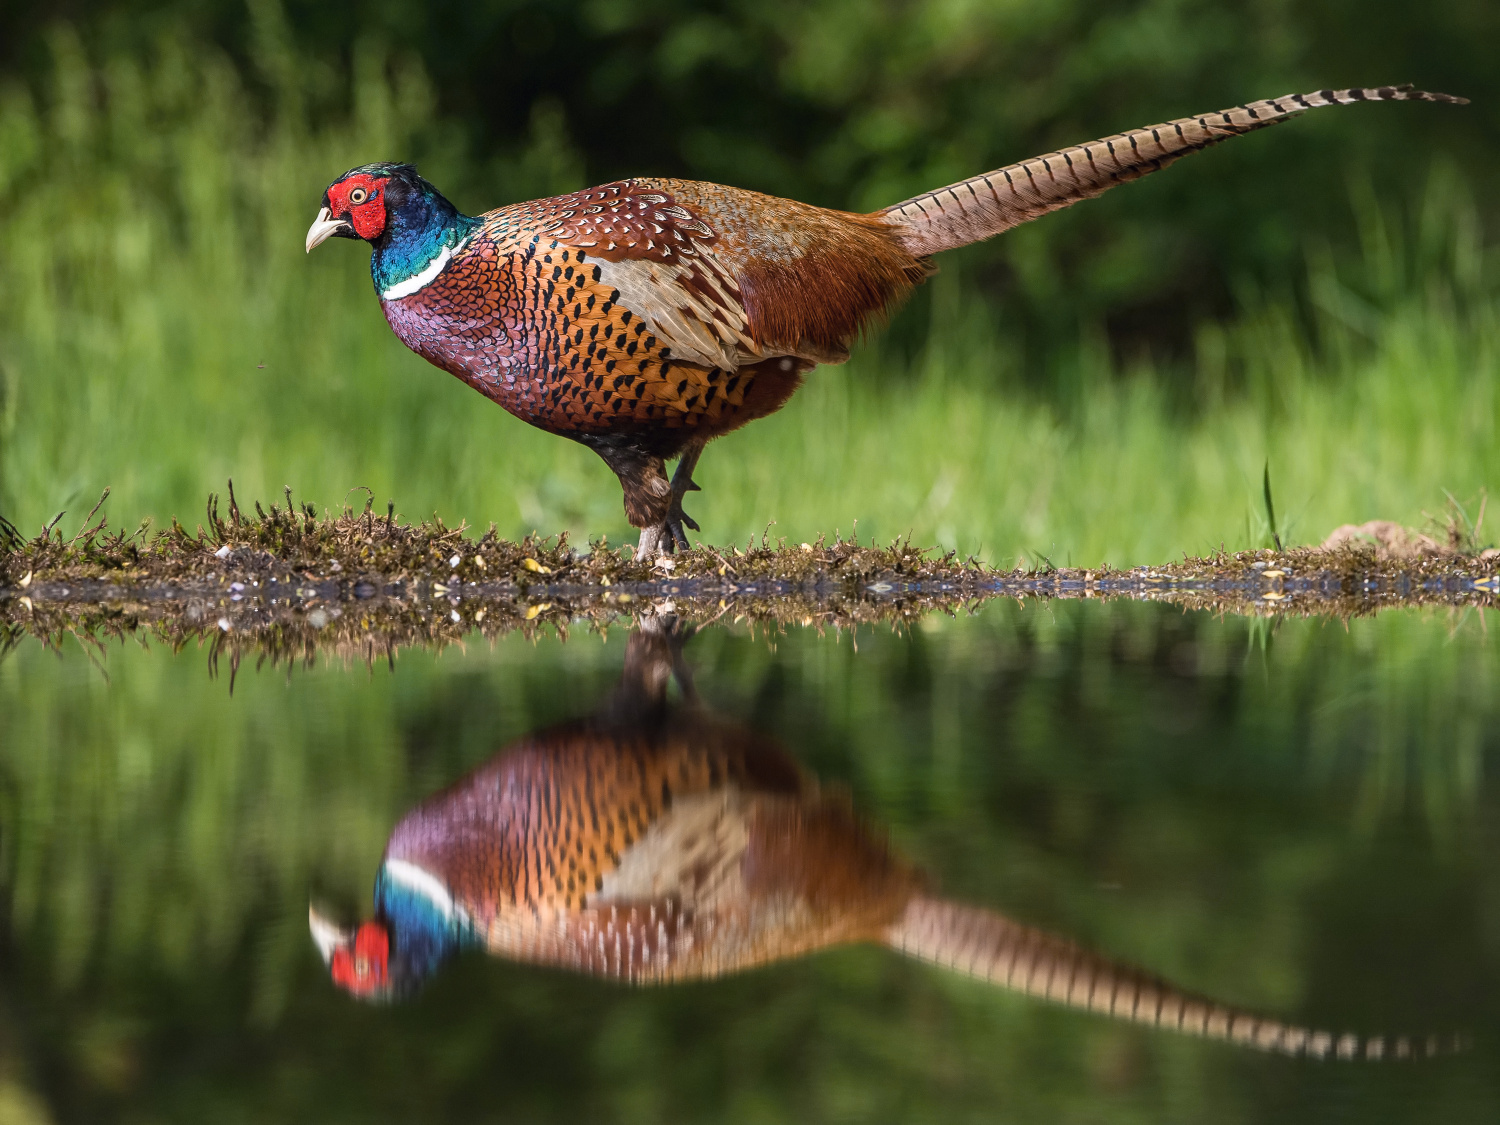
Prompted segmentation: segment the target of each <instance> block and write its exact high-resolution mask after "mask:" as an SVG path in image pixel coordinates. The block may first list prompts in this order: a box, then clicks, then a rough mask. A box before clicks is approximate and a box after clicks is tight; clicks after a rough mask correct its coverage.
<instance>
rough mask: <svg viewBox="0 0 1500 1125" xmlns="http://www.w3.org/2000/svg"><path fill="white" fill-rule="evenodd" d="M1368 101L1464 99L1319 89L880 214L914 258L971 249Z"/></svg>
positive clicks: (1151, 132) (1045, 162)
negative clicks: (1314, 114)
mask: <svg viewBox="0 0 1500 1125" xmlns="http://www.w3.org/2000/svg"><path fill="white" fill-rule="evenodd" d="M1367 101H1422V102H1451V103H1454V104H1456V105H1465V104H1467V102H1468V99H1467V98H1456V97H1453V96H1452V95H1451V94H1434V93H1429V92H1427V91H1426V90H1415V89H1413V88H1412V87H1411V86H1377V87H1373V88H1368V89H1358V88H1356V89H1352V90H1319V91H1317V92H1316V93H1311V94H1290V95H1288V96H1286V97H1281V98H1269V99H1267V100H1265V101H1259V102H1251V103H1250V104H1249V105H1240V106H1234V107H1232V108H1230V109H1225V110H1220V111H1219V112H1218V113H1206V114H1203V115H1202V116H1198V117H1181V118H1178V119H1177V120H1176V121H1168V122H1166V123H1165V124H1162V125H1148V126H1147V127H1146V128H1144V129H1135V130H1132V131H1131V132H1129V133H1118V134H1116V135H1115V136H1112V137H1101V138H1100V139H1099V140H1097V141H1090V142H1088V143H1087V144H1082V145H1074V146H1073V147H1072V148H1065V149H1063V150H1062V151H1061V152H1049V153H1046V154H1044V155H1042V156H1034V157H1032V158H1031V159H1030V160H1023V161H1021V162H1020V163H1019V164H1012V165H1010V166H1009V167H1006V168H1000V169H998V170H997V171H994V172H986V173H985V174H984V175H982V176H975V177H973V178H972V179H968V180H963V181H960V182H959V183H956V184H949V185H948V186H947V187H941V188H938V189H936V190H935V191H928V192H923V193H922V194H921V195H918V196H914V197H913V198H911V199H908V200H906V201H905V202H904V203H897V204H895V205H894V206H892V207H888V208H886V209H885V210H884V211H878V212H876V214H877V215H878V216H880V217H882V218H884V219H885V220H886V221H887V222H889V223H893V224H894V225H896V226H897V227H898V228H899V232H898V236H897V237H898V238H899V239H900V241H901V244H902V245H903V246H904V247H905V248H906V249H907V250H909V251H910V252H911V253H913V254H916V255H926V254H936V253H937V252H938V251H940V250H951V249H953V248H954V247H956V246H967V245H968V244H969V243H971V242H979V241H981V240H983V239H986V238H990V237H991V236H993V235H997V234H999V233H1000V232H1001V231H1006V230H1009V229H1010V228H1011V227H1014V226H1019V225H1020V224H1022V223H1027V222H1030V221H1031V220H1032V219H1035V218H1037V217H1039V216H1041V215H1045V214H1047V212H1049V211H1057V210H1059V209H1061V208H1063V207H1070V206H1072V205H1073V204H1074V203H1077V202H1078V201H1079V200H1081V199H1091V198H1092V197H1094V196H1096V195H1099V194H1101V193H1102V192H1105V191H1108V190H1109V189H1110V188H1112V187H1114V186H1115V185H1116V184H1123V183H1126V182H1127V181H1129V180H1138V179H1140V178H1141V177H1142V176H1146V175H1149V174H1150V173H1152V172H1156V171H1159V170H1160V169H1162V168H1165V167H1166V166H1167V165H1168V164H1171V163H1172V162H1173V161H1176V160H1180V159H1181V158H1182V157H1184V156H1186V155H1188V153H1191V152H1197V151H1198V150H1199V149H1204V148H1207V147H1208V146H1209V145H1214V144H1218V143H1219V142H1220V141H1222V140H1225V139H1226V138H1228V137H1237V136H1239V135H1240V134H1242V133H1253V132H1254V131H1255V130H1256V129H1264V128H1265V127H1266V126H1267V125H1276V124H1279V123H1280V122H1282V121H1287V120H1290V119H1291V118H1293V117H1296V116H1297V115H1298V114H1301V113H1303V112H1305V111H1306V110H1309V109H1317V108H1318V107H1320V106H1325V105H1349V104H1352V103H1354V102H1367Z"/></svg>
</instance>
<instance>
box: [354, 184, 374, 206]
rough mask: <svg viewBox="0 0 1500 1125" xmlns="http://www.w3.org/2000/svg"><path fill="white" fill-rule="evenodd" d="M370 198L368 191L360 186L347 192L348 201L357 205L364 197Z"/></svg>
mask: <svg viewBox="0 0 1500 1125" xmlns="http://www.w3.org/2000/svg"><path fill="white" fill-rule="evenodd" d="M368 198H370V194H369V192H367V191H365V189H364V188H362V187H357V188H355V189H354V190H353V191H351V192H350V193H349V202H350V203H352V204H354V205H355V206H356V207H358V206H359V205H360V204H361V203H363V202H364V201H365V200H366V199H368Z"/></svg>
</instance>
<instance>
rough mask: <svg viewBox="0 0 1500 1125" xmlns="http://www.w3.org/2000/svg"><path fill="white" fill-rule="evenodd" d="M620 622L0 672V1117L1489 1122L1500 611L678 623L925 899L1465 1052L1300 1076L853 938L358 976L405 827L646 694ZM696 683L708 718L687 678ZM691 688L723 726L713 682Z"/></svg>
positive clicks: (700, 656) (1093, 610)
mask: <svg viewBox="0 0 1500 1125" xmlns="http://www.w3.org/2000/svg"><path fill="white" fill-rule="evenodd" d="M630 632H631V625H630V623H629V622H627V621H621V622H620V624H619V626H617V627H614V628H611V629H610V630H609V631H608V634H607V636H606V637H604V638H603V639H602V640H601V637H600V636H599V634H597V633H595V632H591V631H588V630H580V629H575V630H574V631H573V634H572V636H571V638H570V639H569V640H567V641H566V643H564V642H562V641H560V640H559V639H557V638H556V637H555V636H552V635H550V634H549V635H547V636H545V637H543V638H541V639H538V640H537V641H536V642H535V643H533V642H531V641H528V640H527V639H525V638H523V637H521V636H520V635H517V634H512V635H511V636H509V637H506V638H504V639H501V640H500V641H498V642H496V643H493V644H491V643H490V642H487V641H483V640H479V639H477V638H476V639H475V640H474V641H472V642H471V643H469V644H467V645H466V646H464V647H449V648H447V649H445V650H443V651H441V652H432V651H421V650H405V651H403V652H401V653H400V654H399V655H398V656H397V658H396V660H395V662H394V667H390V666H388V665H387V664H385V663H383V662H382V663H379V664H376V665H374V666H373V667H371V666H369V665H368V664H366V663H363V662H361V661H358V660H348V661H346V660H345V659H343V658H341V657H339V656H337V655H336V654H328V655H322V656H320V657H319V658H317V659H316V660H315V661H314V662H313V664H312V665H311V666H307V665H305V664H302V663H298V664H296V665H293V666H290V667H289V666H287V665H285V664H279V665H272V664H270V663H267V664H265V665H264V666H262V667H261V668H260V669H259V670H258V671H252V669H253V667H254V661H253V660H249V661H244V662H242V664H241V667H240V670H239V674H238V676H237V678H236V682H235V685H234V690H233V692H232V694H231V692H230V690H229V684H228V682H227V678H226V677H220V678H215V677H214V676H212V675H211V674H210V662H209V660H208V659H207V654H206V652H205V651H203V650H200V649H197V648H194V647H189V648H187V649H185V650H183V651H179V652H175V653H174V652H172V651H170V650H169V649H167V648H166V647H164V646H161V645H160V644H157V643H152V644H149V645H146V646H142V645H139V644H137V643H136V642H134V641H127V642H126V643H124V644H123V645H121V644H119V643H112V644H110V645H108V646H107V647H106V648H105V650H104V651H103V652H93V653H90V652H89V651H87V650H86V649H85V647H84V646H82V645H80V644H78V643H76V642H74V641H68V642H67V643H66V644H64V645H63V646H62V648H61V650H60V651H57V652H51V651H47V650H45V649H43V648H42V647H41V646H40V645H38V644H36V643H35V642H32V641H25V642H22V643H21V644H20V645H18V646H17V647H16V648H15V649H14V650H13V651H11V652H10V653H9V655H8V656H7V658H6V659H5V660H4V662H3V663H0V715H3V723H0V943H3V947H0V1118H4V1115H5V1113H7V1112H9V1113H10V1114H11V1116H12V1118H13V1119H15V1120H20V1121H59V1122H61V1121H88V1122H93V1121H112V1120H118V1121H158V1120H159V1121H179V1120H180V1121H203V1120H215V1121H238V1120H243V1121H260V1120H278V1121H300V1120H309V1121H312V1120H316V1121H370V1120H387V1119H390V1120H403V1121H466V1122H469V1121H490V1120H493V1121H517V1120H519V1121H560V1122H561V1121H576V1120H579V1119H580V1118H582V1117H583V1116H584V1115H591V1116H594V1117H597V1118H599V1119H602V1120H620V1121H636V1120H639V1121H653V1122H655V1121H662V1120H671V1121H699V1120H702V1121H760V1120H767V1121H775V1120H851V1121H862V1120H868V1121H893V1120H911V1121H964V1120H976V1121H977V1120H984V1121H988V1120H994V1119H996V1118H997V1117H1005V1118H1009V1119H1018V1120H1038V1121H1043V1120H1046V1121H1053V1120H1059V1119H1064V1120H1074V1119H1077V1120H1109V1121H1122V1120H1133V1119H1141V1120H1152V1121H1215V1122H1218V1121H1261V1120H1267V1121H1269V1120H1277V1121H1284V1120H1292V1121H1298V1120H1306V1121H1324V1120H1330V1119H1348V1120H1360V1121H1409V1120H1433V1119H1442V1120H1450V1121H1468V1120H1473V1121H1488V1120H1494V1119H1495V1117H1496V1115H1497V1113H1500V1084H1497V1079H1496V1077H1495V1075H1496V1074H1500V1066H1497V1065H1496V1063H1497V1061H1500V1060H1497V1058H1496V1049H1495V1031H1496V1022H1497V1021H1496V1019H1495V1015H1494V1013H1495V1011H1496V1000H1497V992H1496V969H1497V966H1500V876H1497V875H1496V874H1495V871H1496V862H1495V860H1496V858H1497V839H1496V826H1497V823H1500V821H1497V817H1496V813H1497V800H1496V799H1497V786H1496V782H1495V766H1496V752H1497V749H1500V736H1497V733H1496V729H1497V728H1496V718H1497V714H1496V712H1497V710H1500V700H1497V694H1496V685H1497V682H1500V681H1497V675H1500V667H1497V662H1496V658H1495V653H1494V642H1492V641H1491V640H1490V639H1489V637H1488V636H1487V631H1486V623H1485V622H1484V621H1482V620H1481V619H1480V618H1479V617H1478V616H1475V615H1469V616H1467V617H1465V616H1461V615H1456V614H1448V613H1446V612H1443V611H1430V610H1429V611H1401V612H1394V613H1388V614H1385V615H1382V616H1380V617H1378V618H1372V619H1359V620H1353V621H1350V622H1348V623H1347V625H1345V624H1343V623H1339V622H1322V621H1316V620H1303V621H1282V622H1279V623H1278V622H1271V621H1266V620H1258V621H1245V620H1242V619H1237V618H1219V617H1214V616H1210V615H1207V614H1195V613H1183V612H1182V611H1181V610H1178V609H1176V608H1172V607H1166V606H1153V605H1129V604H1121V603H1111V604H1099V603H1092V602H1067V603H1051V604H1036V603H1027V604H1026V606H1025V607H1024V608H1023V607H1022V606H1021V605H1020V604H1018V603H1006V604H991V605H989V606H987V607H986V608H985V609H984V610H983V611H981V612H980V613H978V614H977V615H975V616H972V617H958V618H949V617H946V616H942V615H936V616H931V617H927V618H924V619H923V620H922V621H921V622H920V624H919V625H918V626H917V627H915V628H913V629H910V630H908V631H904V632H900V633H896V632H892V631H890V630H887V629H878V630H870V629H864V630H861V631H860V632H859V634H858V635H857V636H853V637H851V635H850V634H848V633H847V632H845V633H843V634H841V635H840V634H836V633H834V632H832V631H829V632H825V633H823V634H821V635H820V634H819V633H818V632H817V631H815V630H812V629H794V630H791V631H789V632H786V633H782V634H777V633H772V634H769V635H767V634H765V633H763V632H760V631H757V632H756V633H754V634H753V635H752V634H751V632H750V631H749V630H748V629H747V628H746V627H744V626H738V627H736V626H729V627H725V626H724V625H723V623H722V622H721V623H720V624H718V625H715V626H713V627H711V628H706V629H703V630H702V631H701V632H699V633H698V634H697V635H696V636H693V637H692V638H691V639H690V640H688V641H687V643H686V645H685V646H684V648H683V650H682V661H683V663H684V664H685V666H686V670H687V671H688V672H689V673H690V677H689V678H687V679H686V680H684V681H681V682H675V683H670V684H667V685H665V687H664V690H665V692H666V699H667V701H668V703H669V704H670V706H672V707H677V708H680V707H685V706H689V705H691V706H693V707H698V708H701V710H702V712H703V713H705V714H708V715H711V716H712V717H713V721H714V722H716V723H719V724H722V725H724V726H726V727H729V728H732V729H734V730H738V731H743V732H746V737H748V738H754V739H756V740H762V741H764V742H766V743H767V744H771V745H774V746H775V747H777V748H778V751H777V752H779V753H784V754H785V755H786V757H787V758H788V759H789V760H790V761H791V762H792V763H794V766H795V769H796V770H797V771H800V775H801V776H803V777H804V778H806V779H810V780H811V782H812V783H814V784H815V785H816V790H817V792H818V793H819V794H820V795H823V796H826V797H827V798H828V799H829V800H831V801H841V802H843V803H844V805H845V806H846V807H847V808H848V809H850V810H851V815H852V816H854V817H856V818H857V820H858V822H859V823H860V824H861V825H863V826H864V828H863V829H862V830H865V831H868V832H869V833H870V834H871V836H872V838H876V839H879V840H880V841H883V842H886V841H888V846H889V849H890V851H891V853H892V854H893V855H894V856H897V857H899V860H900V862H901V863H903V864H908V865H910V867H911V868H912V869H913V870H916V871H920V872H922V873H924V877H925V879H926V880H927V881H928V885H929V886H930V887H931V889H932V890H933V892H934V893H937V894H941V895H942V896H943V897H944V898H946V899H948V900H952V901H956V902H961V903H964V904H966V905H968V906H970V907H973V908H976V909H981V910H986V911H991V912H996V913H999V914H1003V915H1004V916H1006V917H1008V918H1011V919H1015V920H1017V921H1018V922H1021V923H1025V924H1028V925H1031V926H1035V927H1039V928H1041V929H1043V930H1045V931H1047V932H1049V933H1052V934H1056V935H1061V936H1063V937H1065V938H1067V939H1069V940H1071V941H1073V942H1076V943H1078V944H1079V945H1080V946H1083V947H1086V948H1087V949H1089V950H1092V951H1094V952H1095V953H1097V954H1099V955H1101V956H1103V957H1107V958H1109V959H1111V960H1112V961H1118V962H1124V963H1129V964H1133V965H1139V966H1142V967H1144V968H1145V969H1147V970H1150V971H1151V972H1153V973H1156V974H1160V975H1161V976H1162V977H1165V978H1166V979H1168V980H1170V981H1171V982H1173V983H1174V984H1175V985H1177V986H1179V987H1181V988H1183V989H1186V990H1189V991H1191V992H1193V993H1197V994H1201V995H1203V996H1206V997H1210V998H1212V999H1213V1000H1214V1001H1216V1002H1219V1003H1222V1004H1227V1005H1234V1006H1237V1007H1240V1008H1243V1009H1246V1010H1249V1011H1253V1012H1256V1013H1261V1014H1264V1015H1266V1016H1269V1017H1272V1018H1275V1019H1278V1020H1283V1021H1287V1022H1294V1023H1297V1024H1302V1025H1308V1026H1313V1027H1318V1028H1328V1029H1330V1030H1333V1031H1336V1032H1342V1031H1346V1030H1347V1031H1354V1032H1359V1033H1382V1032H1385V1033H1418V1034H1423V1033H1427V1032H1449V1031H1464V1032H1467V1033H1469V1034H1471V1035H1472V1036H1473V1037H1474V1040H1475V1042H1474V1047H1473V1049H1472V1050H1471V1051H1469V1052H1467V1053H1465V1054H1462V1055H1460V1056H1457V1057H1453V1058H1443V1059H1436V1060H1425V1061H1411V1062H1391V1061H1386V1062H1381V1063H1369V1062H1337V1061H1324V1062H1318V1061H1314V1060H1309V1059H1298V1058H1284V1057H1280V1056H1276V1055H1266V1054H1263V1053H1258V1052H1254V1051H1250V1050H1247V1049H1244V1048H1240V1047H1236V1046H1233V1045H1226V1044H1220V1043H1209V1042H1203V1041H1200V1040H1196V1039H1193V1038H1190V1037H1186V1036H1181V1035H1177V1034H1173V1033H1169V1032H1163V1031H1156V1030H1149V1029H1143V1028H1139V1027H1134V1026H1130V1025H1128V1024H1125V1023H1122V1022H1119V1021H1114V1020H1110V1019H1107V1018H1105V1017H1102V1016H1099V1015H1094V1014H1089V1013H1084V1012H1077V1011H1072V1010H1068V1009H1065V1008H1063V1007H1061V1006H1058V1005H1055V1004H1049V1003H1047V1002H1045V1001H1041V1000H1038V999H1034V998H1030V997H1026V996H1021V995H1017V994H1015V993H1013V992H1007V991H1004V990H1001V989H998V988H995V987H993V986H991V985H988V984H986V983H983V982H980V981H975V980H972V979H969V978H967V977H965V976H963V975H960V974H957V973H953V972H949V971H946V970H944V969H942V968H938V967H934V966H931V965H926V964H922V963H919V962H917V961H913V960H911V959H908V958H904V957H902V956H901V955H899V954H898V953H896V952H894V951H892V950H889V949H886V948H881V947H878V946H875V945H868V944H866V945H847V946H838V947H836V948H832V949H829V950H826V951H823V952H817V953H813V954H811V955H808V956H803V957H797V958H789V959H780V960H774V961H773V962H772V963H770V964H766V965H764V966H762V967H759V968H753V969H749V970H747V971H744V972H739V973H734V974H731V975H728V976H724V977H721V978H719V979H711V980H698V981H690V982H685V983H672V984H658V985H652V986H630V985H625V984H620V983H616V982H613V981H610V980H600V979H596V978H594V977H590V976H588V975H585V974H581V973H577V972H572V971H567V970H565V969H560V968H556V967H545V966H540V967H539V966H533V965H526V964H519V963H515V962H513V961H507V960H504V959H499V958H492V957H486V956H484V955H483V954H482V953H478V952H471V953H465V954H461V955H458V956H455V957H454V958H452V959H451V960H450V961H448V962H447V963H446V964H445V965H443V967H442V968H441V969H440V970H439V971H438V972H436V973H434V974H433V976H432V977H431V979H430V980H429V981H427V982H426V987H424V988H423V989H421V990H420V991H419V992H418V993H417V994H416V995H415V996H413V998H411V999H410V1000H408V1001H406V1002H403V1003H399V1004H386V1005H370V1004H365V1003H361V1002H359V1001H357V1000H355V999H353V998H351V997H350V996H349V995H347V994H346V993H345V992H344V991H342V990H341V989H339V988H337V987H335V986H334V984H333V983H332V982H331V981H330V979H329V975H328V972H327V970H326V969H325V967H324V965H323V962H322V959H321V957H320V956H319V953H318V950H317V948H316V947H315V945H314V944H313V941H312V940H311V937H310V935H309V931H308V924H307V918H308V903H309V899H310V898H316V899H317V900H318V901H319V902H320V903H321V904H324V905H325V907H326V909H328V910H329V911H330V912H331V913H332V914H334V915H336V916H339V917H342V918H343V919H345V920H347V921H350V922H353V921H355V920H357V919H359V918H362V917H366V916H368V915H369V914H370V911H371V889H372V885H373V884H374V881H375V878H376V874H377V871H378V870H379V869H380V865H381V859H382V854H383V852H384V850H385V848H386V845H387V840H388V837H389V836H390V834H391V832H392V830H393V828H395V826H396V825H397V824H398V823H399V822H401V821H402V818H403V817H405V816H406V815H407V814H408V813H409V812H410V811H411V810H412V809H413V808H414V807H416V806H417V805H419V803H421V802H422V801H423V800H424V799H427V798H429V797H430V796H431V795H432V794H434V793H437V792H439V791H441V790H443V789H444V788H446V787H448V786H451V785H453V784H455V783H461V782H462V781H463V779H464V778H466V777H468V776H471V774H472V771H474V770H475V769H476V768H481V767H483V766H484V764H485V763H486V762H488V761H490V760H491V759H492V758H493V756H494V755H496V754H497V752H500V751H502V750H503V749H505V748H506V747H508V746H512V745H513V744H515V743H517V741H518V740H527V739H535V738H536V737H537V735H538V732H545V731H547V730H550V729H555V727H556V724H559V723H566V722H569V721H575V720H587V718H588V717H589V716H592V715H598V714H599V713H600V711H601V708H605V707H607V706H609V704H610V701H611V700H612V699H616V698H617V697H618V693H619V690H620V688H619V684H620V679H621V674H622V670H623V668H624V665H625V658H626V649H627V640H628V635H629V633H630ZM684 683H686V685H687V692H686V693H685V692H684ZM686 694H695V695H696V701H695V700H692V699H688V698H685V695H686Z"/></svg>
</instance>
